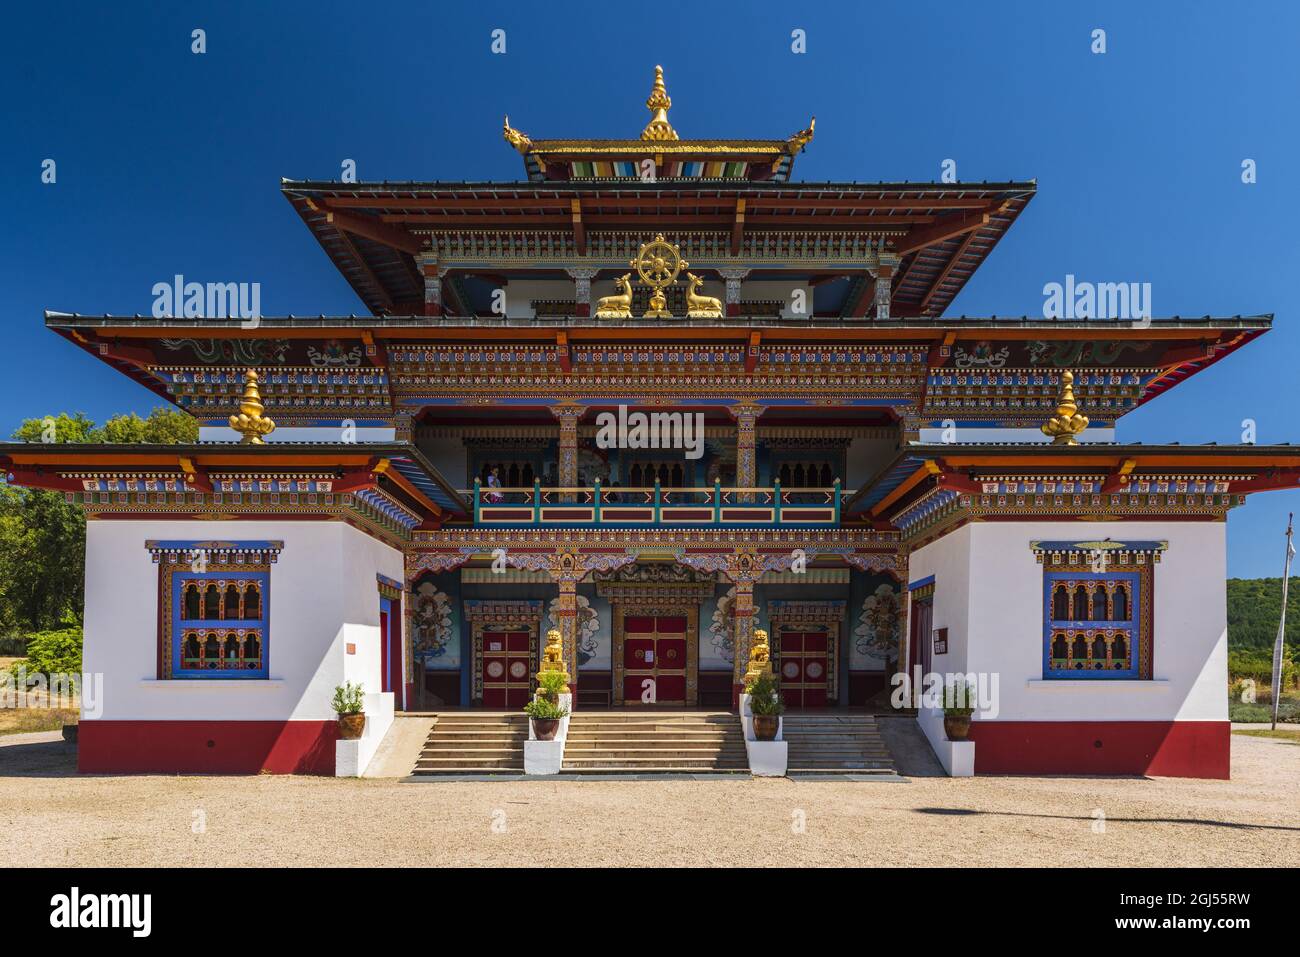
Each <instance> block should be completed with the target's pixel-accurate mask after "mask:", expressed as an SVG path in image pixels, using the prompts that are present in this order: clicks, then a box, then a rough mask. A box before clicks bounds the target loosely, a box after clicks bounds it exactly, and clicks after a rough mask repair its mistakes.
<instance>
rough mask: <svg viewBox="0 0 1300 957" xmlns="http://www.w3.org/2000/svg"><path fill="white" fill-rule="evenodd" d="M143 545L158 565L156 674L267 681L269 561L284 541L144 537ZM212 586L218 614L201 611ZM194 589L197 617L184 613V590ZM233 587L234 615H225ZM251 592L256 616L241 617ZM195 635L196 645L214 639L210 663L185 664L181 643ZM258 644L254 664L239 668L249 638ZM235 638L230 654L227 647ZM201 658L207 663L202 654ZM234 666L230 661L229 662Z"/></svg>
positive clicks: (174, 677)
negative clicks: (236, 601)
mask: <svg viewBox="0 0 1300 957" xmlns="http://www.w3.org/2000/svg"><path fill="white" fill-rule="evenodd" d="M145 547H146V548H147V549H148V550H149V553H150V555H151V556H152V558H153V561H154V562H155V563H156V564H157V565H158V591H159V615H158V619H159V620H158V625H159V629H158V630H159V634H158V678H159V679H160V680H185V681H189V680H203V681H208V680H221V681H247V680H259V679H260V680H266V679H267V678H268V677H269V676H270V650H271V648H270V645H271V642H270V638H271V630H270V623H271V617H270V616H271V612H270V605H271V596H270V584H271V565H272V564H274V563H275V561H276V559H277V558H278V556H279V553H280V551H281V549H283V548H284V543H283V542H270V541H251V542H232V541H148V542H146V543H145ZM214 585H215V586H216V589H217V602H218V614H217V616H216V617H212V618H210V617H208V616H207V615H206V594H207V590H208V589H209V588H211V587H212V586H214ZM190 586H195V587H197V588H198V589H199V591H200V594H201V596H202V597H200V599H199V600H200V602H201V606H200V608H199V615H198V617H193V616H187V614H186V612H187V604H186V600H185V594H186V590H187V588H188V587H190ZM230 588H234V589H235V592H236V594H237V595H238V596H239V608H238V610H237V611H238V613H237V614H236V615H235V616H234V617H229V616H228V615H227V614H226V604H225V603H226V598H227V596H228V594H229V589H230ZM253 590H256V592H257V595H258V616H257V617H256V618H246V617H244V614H243V613H244V611H245V605H244V602H245V600H246V596H247V595H248V593H249V592H250V591H253ZM191 637H194V638H195V639H196V640H197V641H199V642H200V643H201V645H206V643H207V641H208V640H212V639H215V640H216V641H217V643H218V650H217V654H216V656H215V658H214V659H213V663H212V664H211V665H205V664H200V666H199V667H193V666H192V665H189V664H187V661H188V660H192V659H187V658H186V654H185V652H186V647H185V646H186V642H187V641H188V640H189V639H190V638H191ZM253 639H255V640H256V642H257V651H258V657H257V660H256V665H255V666H248V667H245V666H244V655H245V653H246V649H247V648H248V644H247V643H248V642H249V640H253ZM232 640H233V642H234V647H233V650H234V655H233V657H232V656H231V655H230V654H229V653H228V651H227V650H226V647H225V646H226V645H227V643H228V642H231V641H232ZM198 660H199V661H200V662H206V661H207V658H206V656H205V655H204V654H203V653H202V652H201V653H200V655H199V659H198ZM232 661H233V662H234V664H233V665H232V664H229V662H232Z"/></svg>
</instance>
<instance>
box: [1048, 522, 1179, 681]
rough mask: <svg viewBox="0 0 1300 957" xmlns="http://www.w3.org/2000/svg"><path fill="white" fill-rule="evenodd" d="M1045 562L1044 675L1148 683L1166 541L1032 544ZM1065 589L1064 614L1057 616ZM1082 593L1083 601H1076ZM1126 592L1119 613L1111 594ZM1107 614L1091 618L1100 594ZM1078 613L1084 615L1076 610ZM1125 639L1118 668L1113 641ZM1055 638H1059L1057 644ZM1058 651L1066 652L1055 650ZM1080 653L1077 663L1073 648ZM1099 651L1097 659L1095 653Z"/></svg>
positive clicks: (1051, 678)
mask: <svg viewBox="0 0 1300 957" xmlns="http://www.w3.org/2000/svg"><path fill="white" fill-rule="evenodd" d="M1030 547H1031V548H1032V549H1033V550H1034V552H1035V554H1036V556H1037V559H1038V561H1039V563H1040V564H1042V565H1043V566H1044V568H1043V643H1042V669H1043V671H1042V674H1043V678H1044V679H1045V680H1062V681H1070V680H1091V681H1107V680H1109V681H1117V680H1119V681H1124V680H1128V681H1135V680H1136V681H1149V680H1151V677H1152V667H1153V660H1152V659H1153V652H1152V646H1153V637H1154V634H1155V630H1154V615H1153V608H1154V584H1155V581H1154V579H1155V565H1156V563H1157V562H1159V561H1160V554H1161V552H1163V551H1164V550H1165V549H1166V548H1167V547H1168V543H1167V542H1115V541H1110V540H1106V541H1101V542H1097V541H1093V542H1031V543H1030ZM1062 590H1063V591H1064V596H1065V601H1066V603H1067V610H1068V616H1067V617H1065V618H1059V617H1057V615H1056V609H1057V606H1056V602H1055V598H1056V595H1057V593H1058V592H1059V591H1062ZM1080 593H1082V602H1083V605H1082V607H1080V606H1079V605H1078V604H1077V600H1078V599H1079V597H1080ZM1120 593H1124V594H1125V596H1126V597H1125V601H1124V606H1125V607H1124V613H1125V614H1124V616H1123V617H1116V605H1117V601H1116V598H1117V596H1118V595H1119V594H1120ZM1099 596H1100V597H1102V598H1103V600H1104V601H1105V603H1106V617H1105V618H1096V617H1094V616H1093V612H1094V610H1095V603H1096V600H1097V598H1098V597H1099ZM1080 611H1082V612H1083V615H1082V616H1079V615H1078V614H1076V613H1077V612H1080ZM1121 641H1122V642H1124V643H1125V644H1124V645H1123V646H1120V647H1122V648H1123V650H1124V651H1125V652H1126V655H1125V656H1124V658H1123V659H1121V661H1123V662H1126V664H1124V665H1123V666H1120V662H1117V661H1116V657H1117V655H1116V653H1115V650H1116V647H1117V644H1118V643H1119V642H1121ZM1058 642H1059V644H1058ZM1054 649H1063V650H1064V651H1065V654H1064V655H1059V654H1055V653H1054ZM1076 649H1080V650H1082V652H1083V657H1082V658H1081V659H1078V660H1077V661H1076V657H1075V651H1076ZM1098 650H1101V651H1102V652H1103V653H1104V655H1105V658H1104V664H1103V663H1102V659H1100V658H1098V656H1097V651H1098Z"/></svg>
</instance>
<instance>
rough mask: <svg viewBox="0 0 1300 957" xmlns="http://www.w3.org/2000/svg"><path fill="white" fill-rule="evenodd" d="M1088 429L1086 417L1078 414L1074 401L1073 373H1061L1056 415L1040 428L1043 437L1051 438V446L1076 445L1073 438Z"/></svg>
mask: <svg viewBox="0 0 1300 957" xmlns="http://www.w3.org/2000/svg"><path fill="white" fill-rule="evenodd" d="M1087 427H1088V417H1087V416H1086V415H1080V414H1079V406H1078V405H1076V404H1075V401H1074V373H1073V372H1070V371H1069V370H1066V371H1065V372H1062V373H1061V394H1060V395H1059V396H1058V397H1057V400H1056V415H1054V416H1052V417H1051V418H1050V419H1048V420H1047V421H1046V422H1044V423H1043V425H1042V426H1041V428H1042V430H1043V434H1044V435H1050V436H1052V444H1053V445H1078V444H1079V440H1078V439H1076V438H1075V436H1076V435H1078V434H1079V433H1080V432H1082V431H1083V430H1084V429H1086V428H1087Z"/></svg>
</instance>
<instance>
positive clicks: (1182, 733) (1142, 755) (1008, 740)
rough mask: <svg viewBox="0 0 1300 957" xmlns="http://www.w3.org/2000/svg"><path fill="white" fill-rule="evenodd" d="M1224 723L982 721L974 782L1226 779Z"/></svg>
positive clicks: (976, 731) (975, 727)
mask: <svg viewBox="0 0 1300 957" xmlns="http://www.w3.org/2000/svg"><path fill="white" fill-rule="evenodd" d="M1231 731H1232V729H1231V725H1230V724H1229V723H1228V722H1227V721H979V720H976V721H974V722H973V723H972V724H971V728H970V737H971V740H972V741H974V742H975V773H976V774H1154V775H1162V776H1166V777H1174V778H1220V779H1224V780H1226V779H1227V778H1228V777H1229V769H1230V761H1229V756H1230V751H1231V737H1232V734H1231Z"/></svg>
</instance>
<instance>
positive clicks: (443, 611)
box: [415, 582, 452, 659]
mask: <svg viewBox="0 0 1300 957" xmlns="http://www.w3.org/2000/svg"><path fill="white" fill-rule="evenodd" d="M451 636H452V627H451V599H450V598H449V597H448V596H447V594H446V592H442V591H439V590H438V589H437V588H435V587H434V586H433V585H432V584H430V583H428V582H425V583H424V584H422V585H421V586H420V587H419V589H418V590H417V591H416V598H415V656H416V657H417V658H424V659H429V658H441V657H442V656H443V655H445V654H446V653H447V649H448V647H449V645H450V643H451Z"/></svg>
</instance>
